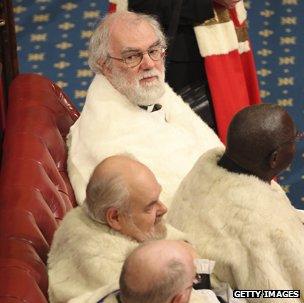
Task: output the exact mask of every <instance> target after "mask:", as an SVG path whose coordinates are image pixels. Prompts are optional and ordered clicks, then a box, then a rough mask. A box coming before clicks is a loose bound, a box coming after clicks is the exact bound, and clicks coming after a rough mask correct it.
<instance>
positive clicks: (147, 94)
mask: <svg viewBox="0 0 304 303" xmlns="http://www.w3.org/2000/svg"><path fill="white" fill-rule="evenodd" d="M151 76H157V79H155V80H154V81H153V82H149V83H146V84H145V85H141V84H140V80H141V79H143V78H144V77H151ZM110 82H111V83H112V85H113V86H114V87H115V88H116V89H117V90H118V91H119V92H120V93H121V94H123V95H125V96H126V97H127V98H128V100H129V101H130V102H132V103H134V104H136V105H146V106H147V105H150V104H154V103H157V101H158V99H159V98H160V97H161V96H162V95H163V94H164V93H165V72H162V73H161V72H159V71H158V70H156V69H155V68H153V69H151V70H149V71H144V72H142V73H141V74H140V75H139V76H138V77H136V78H133V79H132V82H131V83H130V82H128V81H127V80H126V78H125V75H124V72H123V71H121V70H120V69H117V68H114V67H113V69H112V76H111V79H110Z"/></svg>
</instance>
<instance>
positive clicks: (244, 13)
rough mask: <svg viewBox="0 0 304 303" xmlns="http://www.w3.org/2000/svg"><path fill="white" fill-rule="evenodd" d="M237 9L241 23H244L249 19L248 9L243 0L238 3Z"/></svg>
mask: <svg viewBox="0 0 304 303" xmlns="http://www.w3.org/2000/svg"><path fill="white" fill-rule="evenodd" d="M235 11H236V15H237V18H238V20H239V22H240V24H242V23H243V22H244V21H245V20H246V19H247V11H246V9H245V7H244V2H243V1H240V2H238V3H237V4H236V6H235Z"/></svg>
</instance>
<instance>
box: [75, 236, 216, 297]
mask: <svg viewBox="0 0 304 303" xmlns="http://www.w3.org/2000/svg"><path fill="white" fill-rule="evenodd" d="M194 256H195V251H194V249H193V248H192V247H191V246H190V245H189V244H188V245H187V244H186V243H185V242H183V241H172V240H159V241H149V242H146V243H144V244H142V245H140V246H139V247H137V248H136V249H135V250H134V251H133V252H132V253H131V254H130V255H129V256H128V257H127V259H126V260H125V262H124V265H123V268H122V272H121V275H120V280H119V286H120V289H119V290H115V288H114V290H112V291H110V292H109V293H108V294H106V295H104V294H103V293H104V292H105V291H108V290H109V289H106V288H102V289H100V290H99V291H98V293H95V294H94V295H92V296H91V297H90V298H86V299H84V297H83V298H82V300H78V301H73V300H72V301H71V303H72V302H82V303H83V302H87V303H96V302H98V303H111V302H121V303H143V302H149V303H187V302H191V303H196V302H197V303H198V302H200V303H219V301H218V299H217V298H216V296H215V294H214V293H213V292H212V291H211V290H209V289H205V290H201V291H200V293H198V291H193V289H192V286H193V283H195V281H196V269H195V266H194V262H193V261H194V259H193V257H194ZM195 257H196V256H195ZM116 289H117V288H116ZM98 295H99V298H102V299H96V298H97V296H98ZM190 297H191V299H190ZM94 298H95V299H94Z"/></svg>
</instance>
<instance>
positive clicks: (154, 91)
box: [67, 12, 222, 207]
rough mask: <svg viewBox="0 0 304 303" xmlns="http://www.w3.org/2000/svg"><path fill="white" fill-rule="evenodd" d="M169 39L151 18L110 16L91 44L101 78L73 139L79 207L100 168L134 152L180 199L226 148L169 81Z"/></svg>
mask: <svg viewBox="0 0 304 303" xmlns="http://www.w3.org/2000/svg"><path fill="white" fill-rule="evenodd" d="M165 50H166V39H165V37H164V35H163V33H162V31H161V29H160V26H159V24H158V22H157V21H156V20H155V19H153V18H152V17H151V16H147V15H142V14H135V13H131V12H118V13H114V14H110V15H107V16H106V17H105V18H104V19H103V20H102V21H101V22H100V24H99V25H98V27H97V28H96V30H95V31H94V33H93V35H92V38H91V41H90V51H89V64H90V67H91V69H92V70H93V71H94V73H96V76H95V77H94V80H93V82H92V83H91V85H90V88H89V90H88V94H87V99H86V102H85V105H84V108H83V111H82V113H81V115H80V117H79V119H78V120H77V121H76V123H75V124H74V125H73V126H72V127H71V130H70V134H69V136H68V143H67V144H68V149H69V151H68V163H67V164H68V173H69V178H70V180H71V184H72V186H73V189H74V192H75V195H76V199H77V202H78V204H80V205H81V204H82V203H83V201H84V199H85V189H86V185H87V183H88V181H89V177H90V175H91V173H92V171H93V170H94V168H95V166H96V165H97V164H98V163H99V162H101V161H102V160H103V159H105V158H107V157H109V156H111V155H116V154H120V153H125V152H128V153H131V154H133V155H134V156H135V157H136V158H137V159H138V160H139V161H141V162H142V163H144V164H145V165H147V166H148V167H149V168H150V169H151V170H152V172H153V173H154V174H155V176H156V178H157V180H158V181H159V182H160V184H162V187H163V190H162V192H161V200H162V201H163V202H164V204H165V205H166V206H167V207H169V206H170V203H171V200H172V197H173V195H174V193H175V191H176V189H177V187H178V185H179V183H180V181H181V180H182V178H183V177H184V176H185V175H186V174H187V173H188V171H189V170H190V169H191V167H192V166H193V164H194V163H195V161H196V160H197V159H198V157H199V156H200V155H201V154H202V153H203V152H205V151H206V150H209V149H210V148H213V147H216V146H221V145H222V144H221V142H220V140H219V139H218V137H217V136H216V134H215V133H214V132H213V130H211V129H210V128H209V127H208V126H207V125H206V124H205V123H204V122H203V121H202V120H201V119H200V118H199V117H198V116H197V115H196V114H195V113H194V112H193V111H192V110H191V109H190V107H189V106H188V105H187V104H186V103H184V102H183V100H182V99H181V97H179V96H177V95H176V94H175V93H174V92H173V90H172V89H171V88H170V87H169V86H168V85H167V84H166V83H165V81H164V72H165V64H164V61H165Z"/></svg>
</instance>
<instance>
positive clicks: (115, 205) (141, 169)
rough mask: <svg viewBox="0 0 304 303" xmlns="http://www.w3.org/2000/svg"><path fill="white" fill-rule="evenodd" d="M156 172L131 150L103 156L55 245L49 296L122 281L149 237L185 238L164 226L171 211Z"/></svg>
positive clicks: (62, 297)
mask: <svg viewBox="0 0 304 303" xmlns="http://www.w3.org/2000/svg"><path fill="white" fill-rule="evenodd" d="M160 191H161V187H160V185H159V183H158V182H157V180H156V179H155V176H154V175H153V173H152V172H151V171H150V170H149V169H148V168H147V167H146V166H144V165H143V164H141V163H139V162H138V161H136V160H133V159H131V158H129V157H127V156H113V157H110V158H107V159H106V160H104V161H103V162H101V163H100V164H99V165H98V166H97V167H96V169H95V170H94V173H93V175H92V177H91V178H90V182H89V184H88V187H87V196H86V200H85V202H84V205H83V206H82V207H78V208H75V209H73V210H71V211H70V212H69V213H68V214H67V215H66V217H65V218H64V220H63V222H62V223H61V225H60V227H59V228H58V230H57V231H56V233H55V235H54V239H53V243H52V246H51V250H50V254H49V259H48V271H49V298H50V302H52V303H54V302H67V301H68V300H69V299H72V298H74V297H77V296H80V295H82V294H84V293H87V292H91V291H94V290H95V289H97V288H100V287H102V286H106V285H107V284H111V283H115V282H118V279H119V274H120V271H121V267H122V265H123V262H124V260H125V257H126V255H127V254H128V253H130V252H131V251H132V250H133V249H134V248H135V247H136V246H137V245H138V243H139V242H142V241H144V240H147V239H155V238H156V239H158V238H164V237H165V236H166V234H167V237H168V238H173V239H183V235H182V233H180V232H178V231H176V230H174V229H173V228H170V227H169V226H167V227H166V226H165V225H164V222H163V220H162V217H163V215H164V214H165V213H166V212H167V209H166V207H165V206H164V205H163V204H162V203H161V202H160V200H159V194H160Z"/></svg>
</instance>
